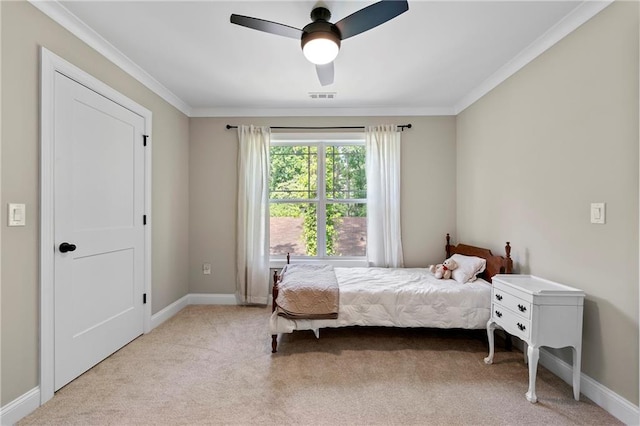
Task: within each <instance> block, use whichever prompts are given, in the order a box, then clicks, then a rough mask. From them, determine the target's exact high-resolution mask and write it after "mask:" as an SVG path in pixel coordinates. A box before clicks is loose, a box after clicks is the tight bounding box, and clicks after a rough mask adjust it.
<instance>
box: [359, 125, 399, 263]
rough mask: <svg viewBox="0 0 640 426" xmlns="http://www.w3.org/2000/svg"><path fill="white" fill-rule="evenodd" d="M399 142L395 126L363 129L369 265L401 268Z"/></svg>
mask: <svg viewBox="0 0 640 426" xmlns="http://www.w3.org/2000/svg"><path fill="white" fill-rule="evenodd" d="M400 139H401V137H400V132H399V131H398V127H397V126H395V125H383V126H370V127H367V131H366V148H367V149H366V169H367V259H368V261H369V264H370V265H371V266H381V267H391V268H398V267H402V266H403V265H404V261H403V258H402V238H401V235H400V234H401V233H400Z"/></svg>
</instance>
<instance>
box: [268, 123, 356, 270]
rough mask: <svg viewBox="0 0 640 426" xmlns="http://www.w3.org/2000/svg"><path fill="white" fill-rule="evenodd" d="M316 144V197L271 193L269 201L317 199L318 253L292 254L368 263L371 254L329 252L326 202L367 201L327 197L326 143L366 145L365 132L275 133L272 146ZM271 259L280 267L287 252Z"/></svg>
mask: <svg viewBox="0 0 640 426" xmlns="http://www.w3.org/2000/svg"><path fill="white" fill-rule="evenodd" d="M291 145H297V146H315V147H317V150H316V157H317V158H316V161H317V169H318V172H317V174H318V182H317V190H316V198H303V199H298V198H296V199H293V198H291V199H286V200H280V199H274V200H272V199H271V197H269V205H271V204H272V202H275V203H276V204H285V203H315V204H316V221H317V222H316V226H317V229H316V233H317V238H318V240H317V245H318V252H317V254H316V256H291V259H292V260H293V259H296V260H301V261H304V262H305V263H324V264H331V265H339V266H367V265H368V263H367V256H366V255H365V256H329V255H328V254H327V253H326V251H327V247H326V224H327V220H326V205H327V204H328V203H354V204H355V203H358V204H367V199H366V198H364V199H363V198H353V199H352V198H345V199H342V198H338V199H336V198H327V197H326V191H327V187H326V147H327V146H354V145H356V146H364V145H365V133H364V132H349V133H272V134H271V140H270V144H269V148H271V147H272V146H291ZM269 263H270V266H271V267H272V268H279V267H282V266H284V265H285V264H286V263H287V257H286V255H270V256H269Z"/></svg>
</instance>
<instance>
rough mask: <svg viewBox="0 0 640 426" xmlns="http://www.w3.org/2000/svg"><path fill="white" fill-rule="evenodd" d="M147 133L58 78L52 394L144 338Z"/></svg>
mask: <svg viewBox="0 0 640 426" xmlns="http://www.w3.org/2000/svg"><path fill="white" fill-rule="evenodd" d="M144 124H145V123H144V118H143V117H141V116H140V115H138V114H135V113H133V112H132V111H130V110H128V109H126V108H124V107H122V106H120V105H119V104H117V103H115V102H113V101H111V100H109V99H107V98H105V97H104V96H102V95H100V94H98V93H96V92H94V91H92V90H90V89H88V88H86V87H84V86H82V85H80V84H78V83H76V82H75V81H73V80H71V79H69V78H67V77H65V76H64V75H62V74H60V73H58V72H56V76H55V117H54V152H55V160H54V200H53V203H54V216H55V217H54V240H55V245H56V247H55V250H56V254H55V261H54V268H55V277H54V311H55V314H54V318H55V324H54V342H55V343H54V347H55V349H54V359H55V361H54V364H55V365H54V371H55V373H54V381H55V390H58V389H60V388H61V387H62V386H64V385H65V384H67V383H69V382H70V381H71V380H73V379H74V378H76V377H77V376H79V375H80V374H82V373H83V372H85V371H86V370H88V369H89V368H91V367H92V366H94V365H95V364H97V363H98V362H100V361H101V360H103V359H104V358H106V357H108V356H109V355H110V354H112V353H113V352H115V351H116V350H118V349H119V348H121V347H122V346H124V345H126V344H127V343H128V342H130V341H131V340H133V339H135V338H136V337H137V336H139V335H140V334H142V332H143V321H144V317H143V313H144V309H143V291H144V247H145V246H144V228H143V226H144V225H143V214H144V176H145V173H144V163H145V161H144V146H143V133H144ZM145 297H146V296H145Z"/></svg>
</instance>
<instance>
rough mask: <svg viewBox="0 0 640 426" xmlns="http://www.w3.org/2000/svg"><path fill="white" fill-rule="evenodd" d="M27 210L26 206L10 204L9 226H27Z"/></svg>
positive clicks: (8, 213)
mask: <svg viewBox="0 0 640 426" xmlns="http://www.w3.org/2000/svg"><path fill="white" fill-rule="evenodd" d="M26 214H27V208H26V206H25V205H24V204H15V203H9V209H8V212H7V220H8V222H9V223H8V225H9V226H25V225H26V224H27V217H26Z"/></svg>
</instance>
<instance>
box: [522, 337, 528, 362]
mask: <svg viewBox="0 0 640 426" xmlns="http://www.w3.org/2000/svg"><path fill="white" fill-rule="evenodd" d="M522 344H523V345H524V346H523V348H522V354H523V355H524V363H525V365H526V364H529V358H527V352H528V349H529V345H527V342H525V341H523V342H522Z"/></svg>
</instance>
